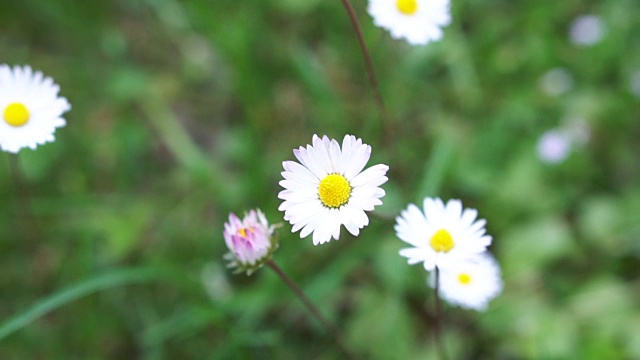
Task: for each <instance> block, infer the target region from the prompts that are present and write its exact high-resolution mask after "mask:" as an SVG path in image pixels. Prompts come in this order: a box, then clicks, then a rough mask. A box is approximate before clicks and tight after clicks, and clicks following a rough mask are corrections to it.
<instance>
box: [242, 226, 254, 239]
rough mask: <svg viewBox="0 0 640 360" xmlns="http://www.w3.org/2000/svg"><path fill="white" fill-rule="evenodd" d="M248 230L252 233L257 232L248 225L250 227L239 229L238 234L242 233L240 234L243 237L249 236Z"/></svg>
mask: <svg viewBox="0 0 640 360" xmlns="http://www.w3.org/2000/svg"><path fill="white" fill-rule="evenodd" d="M247 231H249V232H250V233H255V232H256V231H255V230H253V228H252V227H248V228H240V229H239V230H238V234H240V236H242V237H243V238H246V237H247Z"/></svg>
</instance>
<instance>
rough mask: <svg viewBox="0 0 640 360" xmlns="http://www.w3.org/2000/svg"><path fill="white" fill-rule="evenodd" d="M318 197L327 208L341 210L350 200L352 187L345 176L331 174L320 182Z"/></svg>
mask: <svg viewBox="0 0 640 360" xmlns="http://www.w3.org/2000/svg"><path fill="white" fill-rule="evenodd" d="M318 195H319V196H320V201H322V203H323V204H324V205H325V206H326V207H330V208H339V207H340V206H342V205H344V204H346V203H347V201H348V200H349V196H350V195H351V185H349V182H348V181H347V179H346V178H345V177H344V176H342V175H339V174H330V175H327V176H325V178H324V179H322V181H320V185H319V186H318Z"/></svg>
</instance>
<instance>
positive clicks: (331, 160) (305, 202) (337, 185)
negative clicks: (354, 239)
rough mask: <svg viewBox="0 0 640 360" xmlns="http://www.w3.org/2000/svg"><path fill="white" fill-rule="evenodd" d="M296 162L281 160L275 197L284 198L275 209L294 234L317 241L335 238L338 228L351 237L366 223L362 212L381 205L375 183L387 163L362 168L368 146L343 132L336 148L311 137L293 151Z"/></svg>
mask: <svg viewBox="0 0 640 360" xmlns="http://www.w3.org/2000/svg"><path fill="white" fill-rule="evenodd" d="M293 153H294V155H295V156H296V158H297V159H298V161H300V163H297V162H295V161H284V162H283V163H282V166H283V167H284V171H283V172H282V176H283V177H284V180H282V181H280V185H281V186H282V187H283V188H285V190H282V191H280V193H279V194H278V197H279V198H280V199H282V200H284V202H283V203H282V204H281V205H280V207H279V210H281V211H284V219H285V220H287V221H289V222H290V223H291V225H293V229H292V230H291V231H292V232H296V231H298V230H301V229H302V231H300V237H301V238H304V237H307V236H308V235H309V234H311V233H312V232H313V244H314V245H318V244H322V243H325V242H328V241H330V240H331V238H334V239H336V240H338V238H339V237H340V226H341V225H344V226H345V228H346V229H347V230H348V231H349V232H350V233H351V234H353V235H354V236H357V235H358V234H359V232H360V229H362V228H363V227H365V226H366V225H368V224H369V218H368V217H367V215H366V213H365V211H372V210H373V208H374V207H375V206H376V205H381V204H382V201H380V198H381V197H383V196H384V195H385V192H384V190H382V188H380V187H379V186H380V185H382V184H384V183H385V182H386V181H387V177H386V176H385V174H386V173H387V170H389V167H388V166H387V165H382V164H378V165H374V166H372V167H370V168H368V169H366V170H364V171H362V169H364V166H365V165H366V164H367V162H368V161H369V157H370V156H371V146H369V145H367V144H363V143H362V139H356V137H355V136H353V135H346V136H345V137H344V139H343V140H342V148H341V147H340V145H339V144H338V142H337V141H336V140H333V139H329V138H328V137H327V136H324V137H322V139H321V138H319V137H318V136H317V135H314V136H313V145H307V147H306V148H304V147H302V146H301V147H300V148H298V149H295V150H293Z"/></svg>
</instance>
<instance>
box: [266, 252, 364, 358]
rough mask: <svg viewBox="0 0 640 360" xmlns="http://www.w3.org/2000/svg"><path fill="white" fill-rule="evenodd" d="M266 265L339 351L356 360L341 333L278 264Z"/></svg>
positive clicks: (269, 261)
mask: <svg viewBox="0 0 640 360" xmlns="http://www.w3.org/2000/svg"><path fill="white" fill-rule="evenodd" d="M266 264H267V265H268V266H269V267H270V268H271V269H273V271H275V273H276V274H278V276H279V277H280V279H281V280H282V281H283V282H284V283H285V284H287V286H289V288H290V289H291V290H292V291H293V292H294V293H295V294H296V295H297V296H298V298H299V299H300V301H302V303H303V304H304V305H305V306H306V307H307V310H309V312H311V314H313V316H314V317H315V318H316V319H317V320H318V321H319V322H320V323H321V324H322V326H323V327H324V328H325V330H327V331H328V332H329V333H330V334H331V335H332V336H333V338H334V339H335V341H336V343H337V344H338V346H339V347H340V349H341V350H342V351H343V352H344V353H345V355H347V356H348V357H349V358H350V359H356V358H357V356H356V355H355V354H354V353H353V352H352V351H351V349H350V348H349V347H348V346H347V344H346V343H345V341H344V336H343V335H342V331H340V328H338V326H336V324H334V323H333V322H332V321H330V320H329V319H327V318H326V317H325V316H324V315H322V313H321V312H320V310H319V309H318V308H317V307H316V306H315V305H314V304H313V303H312V302H311V300H310V299H309V297H308V296H307V295H306V294H305V293H304V291H302V289H301V288H300V287H299V286H298V285H297V284H296V283H295V282H294V281H293V280H291V278H290V277H289V276H288V275H287V274H286V273H285V272H284V270H282V268H281V267H280V266H278V264H276V263H275V261H273V260H268V261H267V262H266Z"/></svg>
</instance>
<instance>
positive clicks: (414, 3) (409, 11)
mask: <svg viewBox="0 0 640 360" xmlns="http://www.w3.org/2000/svg"><path fill="white" fill-rule="evenodd" d="M396 7H397V8H398V10H399V11H400V12H401V13H403V14H405V15H413V14H415V12H416V11H418V0H397V1H396Z"/></svg>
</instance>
